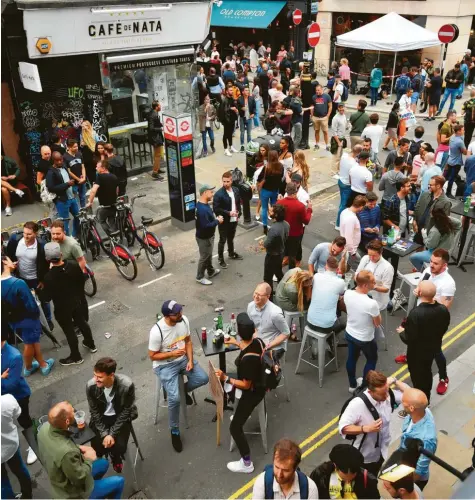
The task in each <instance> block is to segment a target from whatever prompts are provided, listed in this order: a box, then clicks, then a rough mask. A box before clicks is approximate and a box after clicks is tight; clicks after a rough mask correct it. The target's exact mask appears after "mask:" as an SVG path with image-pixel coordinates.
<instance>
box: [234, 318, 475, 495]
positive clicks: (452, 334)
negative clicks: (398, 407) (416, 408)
mask: <svg viewBox="0 0 475 500" xmlns="http://www.w3.org/2000/svg"><path fill="white" fill-rule="evenodd" d="M473 328H475V312H474V313H472V314H471V315H470V316H468V317H467V318H465V319H464V320H463V321H461V322H460V323H459V324H458V325H457V326H455V327H454V328H452V329H451V330H449V331H448V332H447V333H446V334H445V335H444V339H443V344H442V350H443V351H445V350H446V349H448V348H449V347H450V346H451V345H452V344H453V343H454V342H456V341H457V340H459V339H460V338H461V337H463V336H464V335H466V334H467V333H468V332H469V331H470V330H472V329H473ZM404 372H406V373H404ZM401 374H402V376H399V375H401ZM391 376H392V377H398V379H399V380H405V379H407V378H408V377H409V372H408V371H407V365H403V366H401V368H399V369H398V370H396V371H395V372H394V373H393V374H392V375H391ZM338 418H339V417H338V416H336V417H335V418H333V419H332V420H330V421H329V422H327V423H326V424H325V425H324V426H322V427H320V429H318V430H317V431H316V432H314V433H313V434H312V435H311V436H309V437H308V438H306V439H304V440H303V441H302V442H301V443H300V445H299V446H300V448H301V449H304V448H305V447H307V446H309V445H310V444H311V443H313V442H314V441H315V440H317V439H318V441H316V442H315V443H314V444H312V445H311V446H309V447H308V448H307V449H306V450H305V451H304V452H303V453H302V458H305V457H308V456H309V455H310V454H311V453H313V452H314V451H315V450H316V449H317V448H319V447H320V446H322V445H323V444H324V443H326V442H327V441H328V440H329V439H331V438H332V437H333V436H335V435H336V434H338ZM255 481H256V478H254V479H252V480H251V481H249V482H248V483H246V484H245V485H244V486H243V487H242V488H240V489H239V490H237V491H236V492H235V493H233V494H232V495H231V496H230V497H229V500H233V499H236V498H251V497H252V492H249V491H248V490H250V489H251V488H252V487H253V485H254V482H255Z"/></svg>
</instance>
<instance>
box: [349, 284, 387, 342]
mask: <svg viewBox="0 0 475 500" xmlns="http://www.w3.org/2000/svg"><path fill="white" fill-rule="evenodd" d="M343 300H344V301H345V305H346V314H347V320H346V331H347V332H348V333H349V334H350V335H351V336H352V337H354V338H355V339H356V340H360V341H361V342H370V341H371V340H373V339H374V323H373V318H376V317H377V316H379V306H378V303H377V302H376V301H375V300H374V299H371V298H370V297H368V296H367V295H364V294H362V293H358V292H357V291H355V290H347V291H346V292H345V295H344V296H343Z"/></svg>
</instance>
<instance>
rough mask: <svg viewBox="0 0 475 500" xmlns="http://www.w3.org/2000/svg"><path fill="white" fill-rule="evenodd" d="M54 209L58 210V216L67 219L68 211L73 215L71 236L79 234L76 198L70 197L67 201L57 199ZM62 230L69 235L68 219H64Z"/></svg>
mask: <svg viewBox="0 0 475 500" xmlns="http://www.w3.org/2000/svg"><path fill="white" fill-rule="evenodd" d="M56 210H57V211H58V217H60V218H62V219H67V218H68V217H69V213H71V214H72V216H73V217H74V219H73V236H76V235H77V234H79V221H78V218H77V216H78V214H79V207H78V202H77V200H76V198H70V199H68V200H67V201H61V200H58V201H57V202H56ZM64 231H65V233H66V234H67V235H68V236H69V221H67V220H65V221H64Z"/></svg>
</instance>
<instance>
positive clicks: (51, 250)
mask: <svg viewBox="0 0 475 500" xmlns="http://www.w3.org/2000/svg"><path fill="white" fill-rule="evenodd" d="M45 258H46V260H49V261H55V260H60V259H61V247H60V246H59V243H56V242H55V241H52V242H51V243H46V245H45Z"/></svg>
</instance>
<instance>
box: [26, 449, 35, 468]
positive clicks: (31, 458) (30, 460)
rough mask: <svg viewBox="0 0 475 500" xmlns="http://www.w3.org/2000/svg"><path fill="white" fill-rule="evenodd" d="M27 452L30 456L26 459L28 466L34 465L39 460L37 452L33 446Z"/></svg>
mask: <svg viewBox="0 0 475 500" xmlns="http://www.w3.org/2000/svg"><path fill="white" fill-rule="evenodd" d="M26 451H27V452H28V456H27V457H26V463H27V464H28V465H31V464H34V463H35V462H36V461H37V460H38V457H37V456H36V454H35V452H34V451H33V450H32V449H31V446H30V447H29V448H28V449H27V450H26Z"/></svg>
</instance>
